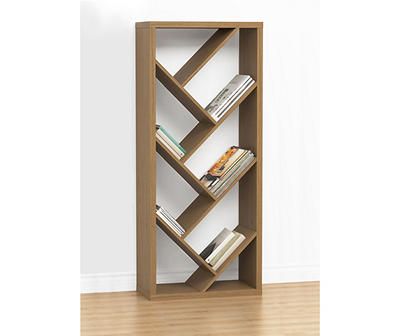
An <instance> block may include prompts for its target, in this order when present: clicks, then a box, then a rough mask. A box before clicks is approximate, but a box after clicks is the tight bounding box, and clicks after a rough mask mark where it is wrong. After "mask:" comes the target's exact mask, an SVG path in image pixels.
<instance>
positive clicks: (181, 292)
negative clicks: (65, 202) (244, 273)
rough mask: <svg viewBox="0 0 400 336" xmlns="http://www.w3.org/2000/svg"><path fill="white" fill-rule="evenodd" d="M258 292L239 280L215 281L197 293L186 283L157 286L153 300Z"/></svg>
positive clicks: (252, 293) (253, 293)
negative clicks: (206, 289)
mask: <svg viewBox="0 0 400 336" xmlns="http://www.w3.org/2000/svg"><path fill="white" fill-rule="evenodd" d="M256 294H258V291H257V290H256V289H255V288H253V287H251V286H249V285H248V284H246V283H245V282H243V281H240V280H226V281H216V282H214V283H213V285H212V286H211V287H210V288H209V289H208V291H206V292H199V291H197V290H196V289H194V288H193V287H191V286H189V285H187V284H186V283H168V284H157V293H156V295H155V298H163V297H164V298H171V297H172V298H187V297H203V296H205V297H215V296H230V295H256Z"/></svg>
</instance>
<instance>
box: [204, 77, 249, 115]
mask: <svg viewBox="0 0 400 336" xmlns="http://www.w3.org/2000/svg"><path fill="white" fill-rule="evenodd" d="M253 83H254V79H253V78H251V77H250V76H249V75H236V76H235V77H233V79H232V80H231V81H230V82H229V84H228V85H227V86H225V87H224V88H223V89H222V90H221V92H220V93H218V95H217V96H216V97H215V98H214V99H213V100H212V101H211V103H210V104H208V105H207V106H206V108H205V110H206V111H207V112H208V113H209V114H210V115H211V116H212V117H213V118H214V119H215V120H216V121H218V120H219V119H221V118H222V116H223V115H224V114H225V113H226V112H227V111H228V110H229V109H230V108H231V107H232V106H233V104H235V103H236V102H237V101H238V99H239V98H240V97H241V96H242V95H243V94H244V93H245V92H246V91H247V89H248V88H249V87H250V86H252V85H253Z"/></svg>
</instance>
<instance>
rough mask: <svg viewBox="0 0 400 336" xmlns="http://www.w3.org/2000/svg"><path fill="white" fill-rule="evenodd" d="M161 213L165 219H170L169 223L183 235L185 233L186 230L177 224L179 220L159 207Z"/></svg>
mask: <svg viewBox="0 0 400 336" xmlns="http://www.w3.org/2000/svg"><path fill="white" fill-rule="evenodd" d="M159 212H161V213H162V214H163V215H164V216H165V217H167V218H168V220H169V222H170V223H171V224H172V225H174V226H175V227H176V228H177V229H178V230H179V231H181V232H182V233H184V232H185V229H184V228H183V227H182V226H181V225H180V224H179V223H178V222H177V220H176V219H175V218H174V217H172V215H171V214H170V213H169V212H168V211H167V209H165V208H164V207H162V206H159Z"/></svg>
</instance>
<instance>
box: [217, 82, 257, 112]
mask: <svg viewBox="0 0 400 336" xmlns="http://www.w3.org/2000/svg"><path fill="white" fill-rule="evenodd" d="M253 83H254V80H253V79H252V78H251V77H249V79H248V80H247V81H246V82H245V83H243V85H241V86H239V87H238V88H237V89H236V90H235V91H234V92H232V94H231V95H230V96H229V97H228V98H227V99H226V100H225V101H224V102H223V103H222V104H221V105H220V106H219V107H218V108H217V109H216V110H215V111H214V112H213V113H212V116H213V117H215V116H217V115H219V114H221V113H223V112H224V111H227V110H228V109H229V107H230V106H232V104H231V102H232V100H233V99H235V98H236V97H240V96H241V95H242V94H243V92H245V91H246V90H247V88H249V87H250V86H251V85H253Z"/></svg>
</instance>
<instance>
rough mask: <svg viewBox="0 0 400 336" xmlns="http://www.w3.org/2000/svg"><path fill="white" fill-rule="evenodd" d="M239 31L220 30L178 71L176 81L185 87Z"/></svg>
mask: <svg viewBox="0 0 400 336" xmlns="http://www.w3.org/2000/svg"><path fill="white" fill-rule="evenodd" d="M237 31H238V28H220V29H218V30H217V31H216V32H215V33H214V34H213V35H212V36H211V37H210V38H209V39H208V40H207V41H206V42H205V43H204V44H203V45H202V46H201V47H200V49H199V50H197V51H196V52H195V54H194V55H193V56H192V57H191V58H189V60H188V61H187V62H186V63H185V64H184V65H183V66H182V68H180V69H179V70H178V71H177V73H176V74H175V75H174V77H175V78H176V80H177V81H178V82H179V83H180V84H181V85H182V86H185V85H186V84H187V83H188V82H189V81H190V80H191V79H192V78H193V77H194V76H195V75H196V74H197V73H198V72H199V71H200V70H201V68H202V67H203V66H204V65H205V64H206V63H207V62H208V61H209V60H210V59H211V57H213V56H214V55H215V54H216V53H217V52H218V50H220V49H221V48H222V47H223V46H224V45H225V44H226V43H227V42H228V41H229V40H230V38H231V37H232V36H233V35H235V33H236V32H237Z"/></svg>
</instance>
